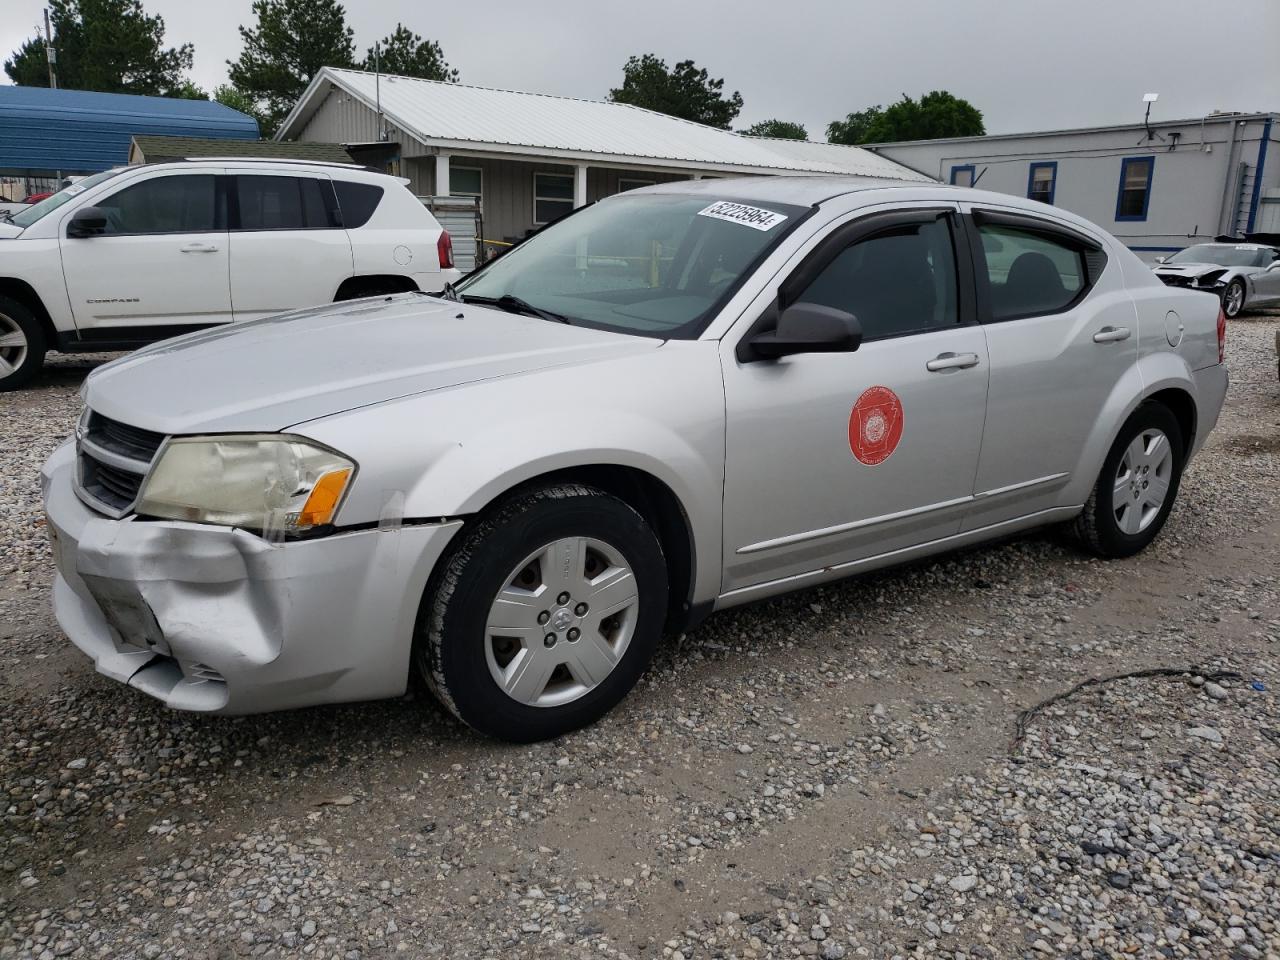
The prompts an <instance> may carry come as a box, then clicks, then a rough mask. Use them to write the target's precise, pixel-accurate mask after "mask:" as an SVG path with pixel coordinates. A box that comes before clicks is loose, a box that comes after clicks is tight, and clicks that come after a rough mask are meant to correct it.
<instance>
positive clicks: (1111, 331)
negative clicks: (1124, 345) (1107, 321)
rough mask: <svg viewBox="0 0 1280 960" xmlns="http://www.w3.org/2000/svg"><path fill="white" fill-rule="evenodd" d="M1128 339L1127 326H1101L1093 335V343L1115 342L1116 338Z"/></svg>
mask: <svg viewBox="0 0 1280 960" xmlns="http://www.w3.org/2000/svg"><path fill="white" fill-rule="evenodd" d="M1128 339H1129V328H1128V327H1103V328H1102V329H1101V330H1099V331H1098V332H1097V333H1095V334H1094V335H1093V342H1094V343H1115V342H1116V341H1118V340H1128Z"/></svg>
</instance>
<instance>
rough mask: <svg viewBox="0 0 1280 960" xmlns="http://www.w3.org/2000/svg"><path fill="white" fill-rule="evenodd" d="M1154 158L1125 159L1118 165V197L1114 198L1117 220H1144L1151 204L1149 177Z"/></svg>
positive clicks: (1154, 162)
mask: <svg viewBox="0 0 1280 960" xmlns="http://www.w3.org/2000/svg"><path fill="white" fill-rule="evenodd" d="M1155 165H1156V158H1155V157H1126V158H1125V159H1124V161H1123V162H1122V163H1121V164H1120V195H1119V196H1118V197H1117V198H1116V219H1117V220H1145V219H1147V208H1148V207H1149V206H1150V204H1151V175H1152V173H1153V172H1154V171H1155Z"/></svg>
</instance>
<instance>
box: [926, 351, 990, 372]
mask: <svg viewBox="0 0 1280 960" xmlns="http://www.w3.org/2000/svg"><path fill="white" fill-rule="evenodd" d="M977 365H978V355H977V354H976V353H940V354H938V355H937V356H936V357H934V358H933V359H932V360H930V361H929V362H928V363H926V364H925V365H924V366H925V369H926V370H928V371H929V372H930V373H940V372H942V371H943V370H964V369H966V368H968V367H976V366H977Z"/></svg>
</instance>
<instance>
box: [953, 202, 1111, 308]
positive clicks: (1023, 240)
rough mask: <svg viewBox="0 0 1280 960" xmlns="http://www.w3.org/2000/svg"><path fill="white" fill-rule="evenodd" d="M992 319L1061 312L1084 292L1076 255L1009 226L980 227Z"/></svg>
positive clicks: (1043, 237) (1079, 258)
mask: <svg viewBox="0 0 1280 960" xmlns="http://www.w3.org/2000/svg"><path fill="white" fill-rule="evenodd" d="M978 232H979V234H980V235H981V237H982V250H983V254H984V256H985V260H986V269H987V280H988V282H989V283H990V290H991V315H992V319H994V320H1012V319H1014V318H1016V317H1030V316H1037V315H1040V314H1045V313H1057V312H1058V311H1060V310H1065V309H1066V308H1067V307H1069V306H1070V305H1071V303H1072V302H1073V301H1074V300H1075V299H1076V298H1077V297H1078V296H1079V295H1080V293H1081V292H1082V291H1083V290H1084V288H1085V282H1086V281H1085V278H1086V277H1087V273H1086V269H1085V258H1084V254H1083V252H1082V251H1080V250H1079V249H1076V248H1074V247H1071V246H1068V245H1067V244H1065V243H1062V242H1060V241H1058V240H1056V239H1054V238H1052V237H1049V236H1047V235H1044V234H1039V233H1034V232H1032V231H1029V230H1019V229H1017V228H1014V227H1005V226H997V225H994V224H987V225H983V226H980V227H979V228H978Z"/></svg>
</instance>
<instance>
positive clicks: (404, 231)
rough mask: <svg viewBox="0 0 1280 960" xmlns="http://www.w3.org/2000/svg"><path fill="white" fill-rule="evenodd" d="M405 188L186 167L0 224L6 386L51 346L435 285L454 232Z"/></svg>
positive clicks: (280, 172)
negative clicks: (447, 228) (445, 228)
mask: <svg viewBox="0 0 1280 960" xmlns="http://www.w3.org/2000/svg"><path fill="white" fill-rule="evenodd" d="M407 182H408V181H406V180H401V179H399V178H396V177H392V176H388V175H386V174H381V173H374V172H372V171H368V170H364V169H362V168H360V167H357V166H354V165H353V166H346V165H343V164H336V163H299V162H291V161H284V160H269V161H261V160H259V161H254V160H231V159H208V160H184V161H179V162H174V163H157V164H148V165H143V166H133V167H121V168H117V169H115V170H107V171H105V172H103V173H99V174H96V175H95V176H92V177H88V178H86V179H84V180H82V181H80V182H79V183H76V184H73V185H71V186H69V187H67V188H66V189H65V190H62V191H60V192H59V193H56V194H54V195H53V196H52V197H49V198H48V199H46V200H43V201H41V202H40V203H37V204H35V205H33V206H32V207H30V208H29V209H27V210H23V211H22V212H20V213H17V214H15V215H14V216H13V217H12V219H10V220H7V221H0V390H12V389H14V388H16V387H20V386H23V385H24V384H26V383H27V382H29V381H30V380H31V378H32V377H34V376H35V375H36V373H37V372H38V371H39V369H40V366H41V364H42V363H43V361H44V355H45V352H46V351H47V350H51V349H52V350H61V351H81V352H83V351H92V350H130V349H133V348H135V347H139V346H142V345H144V344H147V343H152V342H154V341H156V340H163V339H165V338H167V337H172V336H175V335H177V334H180V333H186V332H188V331H191V330H195V329H198V328H200V327H207V326H212V325H215V324H222V323H229V322H231V321H236V320H251V319H254V318H256V317H264V316H269V315H271V314H275V313H280V312H282V311H285V310H290V309H293V308H295V307H305V306H313V305H316V304H321V303H330V302H332V301H335V300H350V299H354V298H356V297H366V296H374V295H379V294H388V293H399V292H403V291H408V290H428V291H432V290H441V289H443V288H444V286H445V284H447V283H450V282H452V281H454V280H457V279H459V277H460V274H459V272H458V271H457V270H456V269H455V268H454V266H453V250H452V247H451V245H450V240H449V234H448V233H446V232H445V231H444V230H442V229H441V228H440V224H439V223H438V222H437V221H436V219H435V217H433V216H432V215H431V213H430V211H428V210H427V208H426V207H424V206H423V205H422V203H421V202H420V201H419V200H418V199H417V198H416V197H415V196H414V195H413V194H412V193H411V192H410V191H409V189H408V187H407V186H406V184H407Z"/></svg>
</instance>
